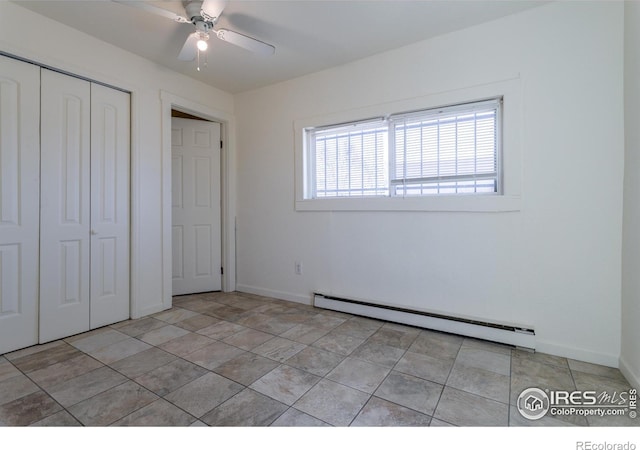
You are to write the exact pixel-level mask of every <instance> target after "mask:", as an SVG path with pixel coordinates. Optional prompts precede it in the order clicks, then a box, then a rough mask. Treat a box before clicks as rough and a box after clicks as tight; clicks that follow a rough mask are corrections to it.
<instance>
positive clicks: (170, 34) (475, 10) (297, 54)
mask: <svg viewBox="0 0 640 450" xmlns="http://www.w3.org/2000/svg"><path fill="white" fill-rule="evenodd" d="M15 3H18V4H19V5H21V6H23V7H25V8H28V9H30V10H32V11H34V12H36V13H39V14H42V15H44V16H47V17H49V18H51V19H54V20H56V21H59V22H62V23H64V24H66V25H69V26H71V27H73V28H76V29H78V30H80V31H83V32H85V33H87V34H90V35H92V36H95V37H97V38H99V39H101V40H103V41H106V42H109V43H111V44H113V45H115V46H117V47H120V48H123V49H125V50H128V51H130V52H132V53H135V54H137V55H140V56H142V57H144V58H147V59H149V60H151V61H154V62H156V63H158V64H160V65H163V66H165V67H168V68H171V69H173V70H175V71H177V72H181V73H183V74H185V75H188V76H190V77H193V78H196V79H198V80H200V81H203V82H205V83H207V84H209V85H212V86H215V87H217V88H219V89H222V90H225V91H227V92H231V93H237V92H242V91H246V90H250V89H254V88H258V87H261V86H266V85H269V84H272V83H276V82H279V81H284V80H287V79H291V78H295V77H298V76H301V75H304V74H308V73H312V72H316V71H319V70H323V69H326V68H329V67H333V66H338V65H341V64H345V63H348V62H350V61H354V60H357V59H361V58H364V57H367V56H370V55H373V54H376V53H380V52H383V51H386V50H391V49H394V48H398V47H402V46H404V45H408V44H411V43H413V42H417V41H421V40H424V39H427V38H431V37H434V36H437V35H440V34H444V33H448V32H451V31H455V30H459V29H462V28H466V27H469V26H472V25H475V24H479V23H483V22H487V21H490V20H494V19H497V18H500V17H503V16H506V15H509V14H513V13H517V12H519V11H523V10H525V9H528V8H532V7H535V6H539V5H541V4H543V3H544V2H541V1H540V0H532V1H525V0H497V1H496V0H491V1H486V0H469V1H464V0H342V1H339V0H290V1H288V0H231V1H230V2H229V4H228V5H227V7H226V8H225V10H224V12H223V14H222V17H221V19H220V21H219V23H218V25H217V28H228V29H232V30H235V31H238V32H241V33H243V34H247V35H249V36H253V37H255V38H256V39H259V40H262V41H264V42H267V43H270V44H272V45H274V46H275V47H276V52H275V54H274V55H272V56H267V57H265V56H258V55H255V54H253V53H250V52H248V51H246V50H243V49H241V48H239V47H236V46H233V45H231V44H229V43H226V42H223V41H220V40H218V39H212V41H210V47H209V50H208V51H207V60H208V65H207V67H206V68H203V69H202V70H201V71H200V72H198V71H197V70H196V63H195V62H183V61H178V59H177V55H178V53H179V52H180V49H181V48H182V44H183V43H184V40H185V39H186V37H187V36H188V35H189V34H190V33H191V32H192V31H193V28H194V27H193V25H191V24H179V23H176V22H173V21H171V20H170V19H166V18H164V17H161V16H159V15H155V14H151V13H148V12H146V11H143V10H141V9H138V8H133V7H130V6H125V5H122V4H118V3H115V2H111V1H109V0H98V1H96V0H73V1H69V0H67V1H59V0H39V1H34V0H15ZM147 3H150V4H152V5H154V6H158V7H161V8H164V9H167V10H171V11H173V12H175V13H178V14H180V15H185V13H184V8H183V5H182V2H181V1H179V0H178V1H148V2H147Z"/></svg>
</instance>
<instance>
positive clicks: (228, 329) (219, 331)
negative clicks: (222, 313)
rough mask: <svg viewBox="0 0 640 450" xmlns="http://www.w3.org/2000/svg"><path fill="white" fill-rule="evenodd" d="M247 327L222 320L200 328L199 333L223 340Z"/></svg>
mask: <svg viewBox="0 0 640 450" xmlns="http://www.w3.org/2000/svg"><path fill="white" fill-rule="evenodd" d="M246 329H247V328H246V327H243V326H242V325H238V324H237V323H231V322H227V321H224V320H221V321H219V322H218V323H214V324H213V325H210V326H208V327H206V328H202V329H200V330H198V334H202V335H204V336H207V337H210V338H211V339H218V340H222V339H224V338H226V337H229V336H231V335H234V334H236V333H239V332H240V331H243V330H246Z"/></svg>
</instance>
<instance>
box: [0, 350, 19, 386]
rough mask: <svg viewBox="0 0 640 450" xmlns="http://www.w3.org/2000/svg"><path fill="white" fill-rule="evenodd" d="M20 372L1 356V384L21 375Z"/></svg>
mask: <svg viewBox="0 0 640 450" xmlns="http://www.w3.org/2000/svg"><path fill="white" fill-rule="evenodd" d="M21 373H22V372H20V371H19V370H18V369H16V367H15V366H14V365H13V364H11V363H10V362H9V361H8V360H6V359H5V358H3V357H2V356H0V382H2V381H4V380H6V379H8V378H13V377H15V376H16V375H20V374H21Z"/></svg>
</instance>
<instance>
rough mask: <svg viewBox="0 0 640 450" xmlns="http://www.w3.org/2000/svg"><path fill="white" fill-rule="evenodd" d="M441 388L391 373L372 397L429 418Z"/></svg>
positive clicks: (398, 373) (436, 384) (432, 383)
mask: <svg viewBox="0 0 640 450" xmlns="http://www.w3.org/2000/svg"><path fill="white" fill-rule="evenodd" d="M442 387H443V386H442V385H441V384H438V383H434V382H432V381H427V380H423V379H422V378H417V377H414V376H411V375H406V374H404V373H400V372H396V371H392V372H391V373H390V374H389V375H388V376H387V378H386V379H385V380H384V381H383V382H382V384H381V385H380V387H378V389H377V390H376V391H375V393H374V395H375V396H376V397H380V398H383V399H385V400H388V401H390V402H392V403H396V404H398V405H401V406H405V407H407V408H410V409H413V410H416V411H419V412H421V413H424V414H427V415H429V416H430V415H432V414H433V411H434V409H435V408H436V405H437V404H438V399H439V398H440V394H441V393H442Z"/></svg>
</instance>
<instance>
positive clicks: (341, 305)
mask: <svg viewBox="0 0 640 450" xmlns="http://www.w3.org/2000/svg"><path fill="white" fill-rule="evenodd" d="M313 296H314V298H313V303H314V305H315V306H316V307H318V308H323V309H329V310H332V311H340V312H345V313H349V314H355V315H358V316H364V317H371V318H375V319H381V320H386V321H388V322H396V323H400V324H405V325H411V326H415V327H420V328H427V329H431V330H437V331H444V332H446V333H453V334H459V335H462V336H468V337H473V338H477V339H484V340H487V341H493V342H498V343H501V344H508V345H513V346H515V347H522V348H526V349H532V350H534V349H535V331H534V330H533V329H531V328H523V327H516V326H511V325H502V324H498V323H491V322H482V321H477V320H470V319H465V318H460V317H452V316H447V315H443V314H434V313H430V312H425V311H417V310H412V309H407V308H402V307H397V306H390V305H381V304H375V303H370V302H367V301H362V300H352V299H346V298H338V297H333V296H328V295H324V294H319V293H314V294H313Z"/></svg>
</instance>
